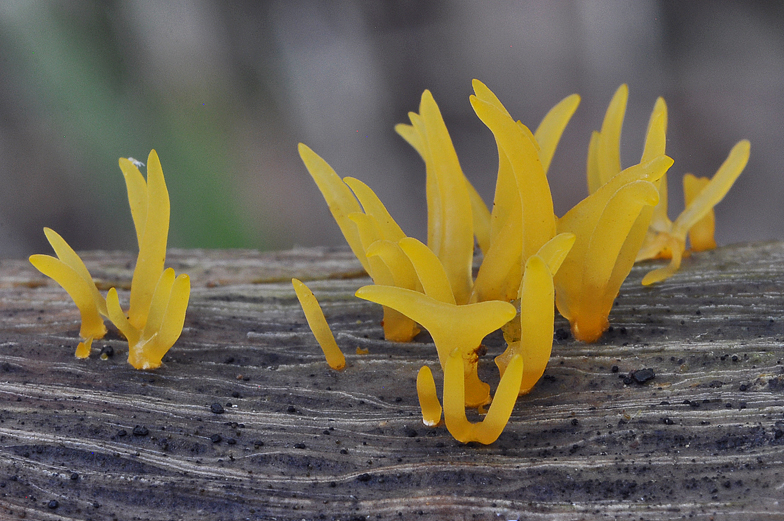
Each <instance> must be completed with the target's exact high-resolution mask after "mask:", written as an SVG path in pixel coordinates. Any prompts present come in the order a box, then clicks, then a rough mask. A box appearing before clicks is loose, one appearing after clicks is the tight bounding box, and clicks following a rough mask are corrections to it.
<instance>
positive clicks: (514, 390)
mask: <svg viewBox="0 0 784 521" xmlns="http://www.w3.org/2000/svg"><path fill="white" fill-rule="evenodd" d="M465 362H466V360H465V358H464V357H463V356H462V355H461V353H460V350H459V349H457V348H456V349H453V350H452V352H451V353H450V354H449V357H448V358H447V362H446V366H445V367H444V422H445V423H446V428H447V430H449V433H450V434H451V435H452V436H453V437H454V438H455V439H456V440H457V441H459V442H462V443H469V442H472V441H475V442H479V443H482V444H484V445H489V444H491V443H493V442H494V441H495V440H497V439H498V437H499V436H500V435H501V432H503V430H504V427H506V424H507V423H508V422H509V417H510V416H511V415H512V410H513V409H514V406H515V403H516V401H517V396H518V391H519V389H520V381H521V379H522V376H523V359H522V357H521V356H520V355H514V356H513V357H512V359H511V361H510V362H509V365H508V367H507V369H506V372H505V373H504V375H503V376H502V377H501V381H500V382H499V384H498V389H496V393H495V396H494V397H493V403H492V404H491V405H490V409H489V410H488V411H487V415H486V416H485V418H484V420H482V421H481V422H479V423H471V422H469V421H468V418H467V417H466V413H465V404H464V402H465V401H466V400H465V398H464V396H463V395H464V393H465V387H464V386H465V381H464V379H463V374H464V371H465V368H464V364H465ZM420 380H422V382H421V383H420ZM417 393H418V394H419V403H420V404H423V405H422V415H423V421H424V423H425V424H426V425H429V426H432V425H433V424H434V423H435V424H436V425H437V424H438V422H437V421H435V422H434V420H435V419H436V412H437V413H438V419H439V420H440V417H441V406H440V404H439V403H438V396H437V395H436V386H435V382H434V381H433V374H432V373H431V372H430V370H429V369H428V368H427V367H423V368H422V369H421V370H420V372H419V376H418V377H417Z"/></svg>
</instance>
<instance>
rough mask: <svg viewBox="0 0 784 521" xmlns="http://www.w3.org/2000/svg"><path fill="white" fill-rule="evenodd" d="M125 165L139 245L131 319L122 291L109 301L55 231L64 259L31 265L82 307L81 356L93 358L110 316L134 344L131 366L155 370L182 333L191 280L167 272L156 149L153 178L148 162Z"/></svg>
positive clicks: (163, 192) (165, 198) (165, 215)
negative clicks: (143, 170)
mask: <svg viewBox="0 0 784 521" xmlns="http://www.w3.org/2000/svg"><path fill="white" fill-rule="evenodd" d="M119 164H120V169H121V170H122V173H123V175H124V176H125V183H126V188H127V190H128V202H129V204H130V207H131V216H132V217H133V223H134V227H135V228H136V240H137V242H138V244H139V255H138V257H137V260H136V267H135V268H134V272H133V279H132V281H131V296H130V309H129V311H128V316H126V315H125V313H124V312H123V311H122V308H121V307H120V302H119V296H118V295H117V290H115V289H114V288H111V289H110V290H109V293H108V295H107V297H106V299H104V298H103V297H102V296H101V295H100V293H99V292H98V289H97V288H96V286H95V283H94V282H93V280H92V277H91V276H90V273H89V272H88V271H87V268H86V267H85V266H84V263H83V262H82V260H81V259H80V258H79V256H78V255H77V254H76V253H75V252H74V251H73V249H71V247H70V246H68V244H67V243H66V242H65V241H64V240H63V239H62V237H60V236H59V235H57V234H56V233H55V232H53V231H52V230H50V229H48V228H46V229H44V233H45V234H46V238H47V239H48V240H49V243H50V244H51V245H52V248H54V250H55V253H57V256H58V258H54V257H50V256H47V255H33V256H31V257H30V262H31V263H32V264H33V266H35V267H36V268H38V269H39V270H40V271H41V272H42V273H43V274H44V275H47V276H49V277H51V278H53V279H54V280H56V281H57V282H58V283H59V284H60V285H61V286H63V288H65V290H66V291H67V292H68V293H69V294H70V295H71V298H72V299H73V300H74V303H75V304H76V306H77V307H78V308H79V311H80V313H81V315H82V328H81V330H80V336H81V337H82V339H83V340H82V341H81V342H80V343H79V346H78V347H77V349H76V356H77V357H79V358H87V357H88V356H89V354H90V347H91V345H92V341H93V340H94V339H99V338H102V337H103V336H104V335H105V334H106V326H105V325H104V323H103V319H102V318H101V316H104V317H107V318H109V320H111V321H112V323H114V325H115V326H116V327H117V328H118V329H119V330H120V332H121V333H122V334H123V335H124V336H125V338H126V339H127V340H128V348H129V350H128V362H129V363H130V364H131V365H133V366H134V367H135V368H136V369H155V368H157V367H160V365H161V359H162V358H163V355H165V354H166V352H167V351H168V350H169V349H170V348H171V346H172V345H174V343H175V342H176V341H177V339H178V338H179V337H180V334H181V332H182V327H183V324H184V321H185V311H186V309H187V307H188V298H189V296H190V279H189V278H188V276H187V275H180V276H178V277H176V278H175V276H174V270H173V269H171V268H169V269H167V270H165V271H164V269H163V265H164V263H165V261H166V242H167V238H168V234H169V193H168V191H167V189H166V182H165V180H164V178H163V170H162V169H161V163H160V160H159V159H158V154H157V153H156V152H155V150H152V151H151V152H150V156H149V158H148V160H147V164H148V165H149V166H148V167H147V180H145V179H144V176H142V174H141V172H140V171H139V168H138V166H137V165H139V164H141V165H143V163H141V162H138V161H136V160H132V159H126V158H121V159H120V161H119Z"/></svg>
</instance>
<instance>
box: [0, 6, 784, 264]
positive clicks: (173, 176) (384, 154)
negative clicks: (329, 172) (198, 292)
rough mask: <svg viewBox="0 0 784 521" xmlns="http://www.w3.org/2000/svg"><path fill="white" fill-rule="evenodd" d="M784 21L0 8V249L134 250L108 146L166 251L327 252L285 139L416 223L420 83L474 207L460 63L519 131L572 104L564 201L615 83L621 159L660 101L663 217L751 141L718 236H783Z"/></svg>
mask: <svg viewBox="0 0 784 521" xmlns="http://www.w3.org/2000/svg"><path fill="white" fill-rule="evenodd" d="M783 26H784V3H782V2H751V1H743V2H740V1H737V2H731V1H722V0H707V1H691V2H680V1H653V0H636V1H634V2H629V1H627V0H618V1H599V0H596V1H580V2H576V1H575V2H569V1H562V2H541V1H500V0H499V1H493V2H482V1H467V0H454V1H447V0H428V1H427V2H421V1H416V0H389V1H380V0H361V1H359V0H357V1H334V2H320V1H316V0H278V1H274V0H268V1H263V2H256V1H236V2H223V1H218V0H191V1H167V2H158V1H154V0H149V1H148V0H137V1H132V0H123V1H100V2H98V1H79V2H74V1H70V0H69V1H46V2H44V1H40V2H39V1H32V0H17V1H12V0H4V1H3V2H2V3H0V257H20V256H23V255H29V254H31V253H33V252H49V251H50V248H49V246H48V245H47V244H46V242H45V238H44V235H43V233H42V231H41V228H42V227H43V226H49V227H52V228H54V229H55V230H57V231H58V232H59V233H60V234H61V235H63V237H64V238H65V239H66V240H67V241H69V242H70V243H71V245H72V246H74V248H76V249H78V250H84V249H126V250H135V249H136V244H135V234H134V232H133V226H132V222H131V218H130V211H129V209H128V204H127V199H126V195H125V185H124V182H123V179H122V174H121V173H120V169H119V167H118V166H117V159H118V158H119V157H121V156H123V157H128V156H131V157H134V158H136V159H140V160H142V161H144V162H146V160H147V155H148V153H149V151H150V149H152V148H155V149H156V150H157V152H158V154H159V156H160V158H161V162H162V164H163V170H164V172H165V174H166V179H167V183H168V186H169V191H170V195H171V200H172V219H171V232H170V240H169V244H170V246H173V247H207V248H226V247H250V248H261V249H282V248H290V247H292V246H311V245H333V244H334V245H337V244H342V243H343V239H342V237H341V235H340V232H339V230H338V228H337V226H336V225H335V223H334V222H333V220H332V218H331V216H330V215H329V211H328V209H327V205H326V204H325V203H324V201H323V199H322V197H321V195H320V194H319V192H318V190H317V188H316V186H315V184H314V183H313V182H312V180H311V178H310V176H309V175H308V173H307V171H306V170H305V168H304V166H303V165H302V163H301V161H300V159H299V156H298V154H297V143H298V142H304V143H306V144H308V145H309V146H310V147H311V148H313V150H315V151H316V152H317V153H318V154H320V155H321V156H322V157H324V159H326V160H327V161H328V162H329V163H330V164H331V165H332V166H333V167H334V168H335V169H336V170H337V172H338V173H339V174H340V175H341V176H346V175H350V176H354V177H358V178H360V179H362V180H364V181H365V182H367V183H368V184H369V185H370V186H371V187H372V188H373V189H375V190H376V192H377V193H378V194H379V196H380V197H381V199H382V200H383V201H384V202H385V203H386V204H387V207H388V208H389V210H390V212H391V213H392V215H393V216H394V217H395V218H396V219H397V220H398V222H399V223H400V225H401V226H402V227H403V229H404V230H406V231H407V232H408V233H409V234H410V235H413V236H417V237H419V238H424V236H425V234H426V233H425V229H426V223H425V217H426V208H425V198H424V183H425V181H424V179H425V173H424V166H423V164H422V163H421V161H420V159H419V157H418V156H417V155H416V153H415V152H414V151H413V150H412V149H411V148H410V147H409V146H408V145H407V144H406V143H405V142H404V141H403V140H402V139H401V138H399V137H398V136H397V134H395V132H394V130H393V126H394V125H395V124H396V123H400V122H407V121H408V117H407V113H408V111H413V110H418V105H419V98H420V96H421V94H422V91H423V90H424V89H430V90H431V91H432V92H433V95H434V97H435V99H436V101H437V102H438V103H439V106H440V108H441V111H442V113H443V115H444V119H445V120H446V124H447V126H448V128H449V130H450V133H451V135H452V139H453V141H454V143H455V147H456V149H457V152H458V155H459V157H460V160H461V164H462V166H463V169H464V171H465V173H466V176H467V177H468V178H469V179H470V180H471V181H472V182H473V183H474V185H475V186H476V187H477V189H478V190H479V191H480V193H481V194H482V195H483V196H484V197H485V200H486V201H487V202H488V204H491V203H492V192H493V187H494V181H495V174H496V168H497V158H496V148H495V144H494V141H493V138H492V135H491V133H490V132H489V131H488V130H487V128H486V127H484V125H483V124H482V123H481V122H480V121H479V120H478V119H477V118H476V116H475V115H474V113H473V111H472V109H471V106H470V104H469V102H468V96H469V95H470V94H471V93H472V89H471V80H472V79H473V78H478V79H481V80H482V81H483V82H484V83H486V84H487V85H488V86H489V87H490V88H491V89H492V90H493V91H494V92H495V93H496V94H497V95H498V96H499V98H500V99H501V100H502V101H503V102H504V104H505V105H506V107H507V108H508V109H509V111H510V112H511V113H512V115H513V116H514V117H515V118H518V119H521V120H522V121H523V122H524V123H526V124H527V125H528V126H529V127H531V128H532V129H533V128H535V127H536V126H537V125H538V123H539V121H540V119H541V118H542V116H544V114H545V113H546V112H547V110H549V108H550V107H551V106H553V105H554V104H555V103H557V102H558V101H559V100H561V99H562V98H563V97H565V96H566V95H568V94H571V93H573V92H576V93H579V94H580V95H581V96H582V103H581V106H580V108H579V109H578V111H577V113H576V114H575V116H574V118H573V119H572V122H571V123H570V125H569V127H567V130H566V132H565V134H564V137H563V139H562V141H561V145H560V146H559V149H558V151H557V153H556V156H555V159H554V161H553V164H552V166H551V168H550V174H549V177H550V184H551V187H552V192H553V199H554V202H555V208H556V212H557V213H558V215H562V214H563V213H565V212H566V211H567V210H568V209H569V208H571V207H572V206H573V205H574V204H575V203H577V202H578V201H579V200H580V199H582V198H583V197H584V196H585V195H586V194H587V189H586V181H585V158H586V151H587V146H588V141H589V138H590V132H591V131H592V130H596V129H598V128H599V127H600V125H601V120H602V117H603V114H604V111H605V109H606V106H607V103H608V102H609V100H610V97H611V96H612V94H613V92H614V91H615V89H616V88H617V87H618V86H619V85H620V84H621V83H624V82H626V83H628V84H629V87H630V98H629V107H628V109H627V114H626V122H625V125H624V133H623V141H622V149H623V155H622V158H623V163H624V166H629V165H631V164H633V163H636V162H637V161H638V160H639V156H640V154H641V152H642V142H643V136H644V133H645V127H646V124H647V119H648V115H649V113H650V110H651V108H652V107H653V103H654V101H655V100H656V97H657V96H660V95H661V96H664V97H665V99H666V100H667V103H668V107H669V109H670V117H669V132H668V138H669V140H668V149H667V152H668V154H669V155H670V156H672V157H673V158H674V159H675V165H674V167H673V168H672V169H671V170H670V174H669V175H670V177H669V180H670V190H671V192H670V194H671V195H670V214H671V217H672V218H674V217H675V216H677V213H678V212H680V210H681V209H682V208H683V202H682V195H681V189H680V187H681V181H680V179H681V177H682V175H683V174H684V173H685V172H693V173H695V174H697V175H703V176H711V175H713V173H714V172H715V171H716V169H717V168H718V166H719V165H720V164H721V162H722V161H723V160H724V159H725V157H726V155H727V153H728V152H729V150H730V148H731V147H732V146H733V144H735V143H736V142H737V141H739V140H740V139H743V138H747V139H750V140H751V143H752V148H751V160H750V162H749V164H748V166H747V167H746V170H745V172H744V173H743V175H742V176H741V177H740V179H739V180H738V181H737V183H736V185H735V187H734V188H733V189H732V191H731V192H730V193H729V195H728V196H727V197H726V198H725V200H724V201H723V202H722V203H721V204H720V205H719V206H718V207H717V239H718V241H719V243H720V244H726V243H730V242H737V241H756V240H768V239H784V204H782V202H781V200H782V195H784V176H783V175H782V173H781V165H784V137H782V129H783V128H784V31H782V29H781V28H782V27H783Z"/></svg>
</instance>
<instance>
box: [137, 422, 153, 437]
mask: <svg viewBox="0 0 784 521" xmlns="http://www.w3.org/2000/svg"><path fill="white" fill-rule="evenodd" d="M148 434H150V431H149V430H147V427H145V426H144V425H137V426H136V427H134V428H133V435H134V436H147V435H148Z"/></svg>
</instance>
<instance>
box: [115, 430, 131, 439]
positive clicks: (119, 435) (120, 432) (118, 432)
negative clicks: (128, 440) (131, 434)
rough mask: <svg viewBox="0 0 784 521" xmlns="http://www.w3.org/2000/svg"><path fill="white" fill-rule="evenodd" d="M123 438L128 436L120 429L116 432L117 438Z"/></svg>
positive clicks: (126, 432)
mask: <svg viewBox="0 0 784 521" xmlns="http://www.w3.org/2000/svg"><path fill="white" fill-rule="evenodd" d="M123 436H128V431H126V430H125V429H120V430H119V431H117V437H118V438H122V437H123Z"/></svg>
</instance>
